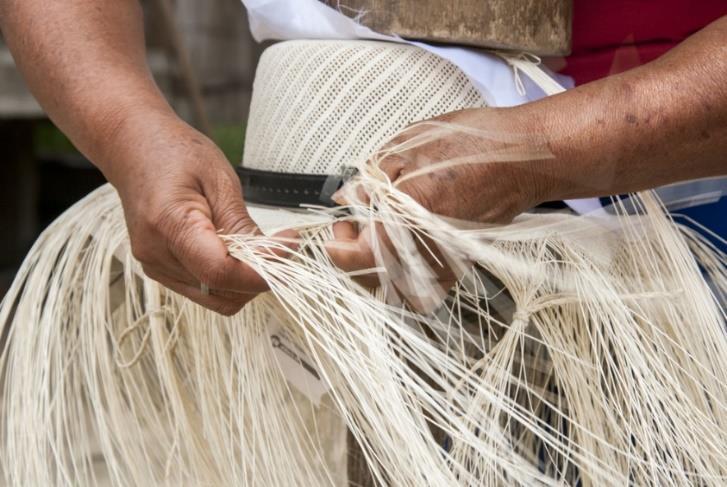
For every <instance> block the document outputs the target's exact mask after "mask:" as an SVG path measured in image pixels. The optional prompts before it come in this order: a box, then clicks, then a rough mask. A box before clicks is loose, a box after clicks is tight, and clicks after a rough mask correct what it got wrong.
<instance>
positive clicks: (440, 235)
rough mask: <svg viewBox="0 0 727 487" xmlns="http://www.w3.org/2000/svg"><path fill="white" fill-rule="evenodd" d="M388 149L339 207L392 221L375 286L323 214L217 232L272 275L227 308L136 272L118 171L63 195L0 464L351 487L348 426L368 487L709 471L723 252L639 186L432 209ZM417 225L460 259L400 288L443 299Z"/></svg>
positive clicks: (165, 478) (726, 404)
mask: <svg viewBox="0 0 727 487" xmlns="http://www.w3.org/2000/svg"><path fill="white" fill-rule="evenodd" d="M449 129H450V130H459V129H458V128H457V127H449ZM480 136H483V137H485V136H488V135H487V134H480ZM392 150H395V148H394V149H392ZM385 155H386V154H378V155H377V156H376V157H374V158H373V163H371V164H365V165H361V166H360V168H359V169H360V174H359V176H358V182H359V184H360V185H361V186H362V187H363V188H365V190H366V191H367V193H368V194H369V196H370V201H369V202H368V203H365V204H364V203H363V202H357V201H353V202H352V205H351V208H349V210H350V212H351V213H350V215H348V216H345V215H343V214H338V216H337V217H336V219H338V220H340V219H343V218H349V219H350V218H355V219H356V220H357V221H359V222H366V221H369V222H374V221H375V222H378V223H381V224H382V227H383V228H386V229H387V230H388V231H389V235H390V236H391V238H392V241H393V244H394V246H395V248H396V249H397V251H398V252H399V254H400V258H401V262H400V263H399V264H396V265H398V266H399V268H398V272H396V273H395V275H396V279H393V278H391V279H389V278H388V276H390V275H392V269H395V268H396V266H395V265H394V263H393V262H389V261H388V260H387V259H386V258H385V257H383V255H384V252H381V253H380V255H382V260H381V262H380V266H386V267H387V268H388V269H389V274H382V278H383V286H382V288H381V289H379V290H378V291H377V292H376V293H371V292H370V291H368V290H366V289H363V288H361V287H360V286H359V285H357V284H356V283H354V282H353V281H352V280H351V278H350V277H349V276H347V275H345V274H343V273H341V272H340V271H339V270H337V269H336V268H335V267H334V266H333V265H332V264H331V262H330V261H329V259H328V257H327V255H326V253H325V251H324V249H323V243H324V242H325V241H326V240H327V239H328V238H329V237H330V230H329V228H330V224H327V223H326V224H308V225H307V226H305V227H304V228H301V232H302V233H301V236H302V237H301V238H302V240H301V245H300V248H299V250H298V251H296V252H295V253H294V255H293V258H290V259H286V258H280V257H274V256H272V255H271V254H270V253H269V252H268V251H267V249H269V248H270V247H275V246H279V245H281V244H280V243H276V242H274V241H272V240H270V239H268V238H265V237H254V238H253V237H249V236H244V235H230V236H225V237H224V239H225V241H226V242H227V244H228V246H229V248H230V252H231V254H232V255H234V256H235V257H237V258H239V259H241V260H244V261H245V262H248V263H250V264H251V265H252V266H253V267H254V268H255V269H256V270H257V271H258V272H259V273H260V274H261V275H262V276H263V277H264V278H265V279H266V280H267V282H268V283H269V285H270V287H271V292H270V293H266V294H264V295H261V296H260V297H258V298H257V299H255V300H254V301H253V302H252V303H250V304H249V305H248V306H247V307H246V308H245V309H244V310H243V311H242V312H241V313H240V314H238V315H237V316H234V317H231V318H223V317H221V316H218V315H215V314H214V313H212V312H209V311H206V310H204V309H202V308H200V307H198V306H196V305H194V304H192V303H190V302H189V301H187V300H186V299H184V298H182V297H180V296H178V295H176V294H174V293H173V292H171V291H168V290H166V289H163V288H161V287H160V286H158V285H157V284H156V283H154V282H153V281H151V280H149V279H148V278H146V277H144V276H143V274H142V273H141V271H140V269H139V267H138V266H137V265H136V263H135V262H134V261H133V258H132V257H131V254H130V252H129V250H128V243H127V236H126V230H125V227H124V220H123V215H122V210H121V206H120V203H119V200H118V197H117V195H116V193H115V192H114V190H113V189H112V188H110V187H108V186H107V187H103V188H101V189H100V190H98V191H96V192H95V193H93V194H92V195H90V196H89V197H87V198H86V199H84V200H83V201H81V202H79V203H78V204H77V205H76V206H74V207H73V208H72V209H70V210H69V211H68V212H66V214H64V215H63V216H62V217H61V218H60V219H59V220H58V221H56V222H55V223H54V224H53V225H52V226H51V227H50V228H49V229H48V230H47V231H46V232H45V233H44V234H43V236H42V237H41V238H40V239H39V241H38V242H37V244H36V245H35V247H34V248H33V250H32V251H31V252H30V254H29V256H28V258H27V259H26V261H25V263H24V264H23V267H22V269H21V271H20V273H19V275H18V278H17V280H16V282H15V284H14V285H13V287H12V289H11V290H10V292H9V294H8V295H7V296H6V298H5V300H4V301H3V304H2V307H1V308H0V322H2V323H3V324H4V325H5V328H4V333H6V334H7V342H6V345H5V349H4V353H3V355H2V363H0V366H1V367H2V374H3V384H4V390H3V397H2V414H3V416H2V418H3V421H2V437H1V442H0V458H2V464H3V469H4V475H5V479H6V481H7V482H8V483H9V484H12V485H96V484H98V483H99V482H101V480H100V479H101V478H103V479H105V480H104V481H105V482H108V483H110V484H112V485H150V484H152V485H265V486H268V485H276V486H278V485H279V486H288V485H345V483H346V480H345V479H346V472H345V458H344V454H343V453H342V447H341V445H342V444H343V442H344V441H345V437H342V436H341V431H342V429H341V427H340V422H344V423H345V425H346V426H347V427H348V428H349V429H350V430H351V432H352V433H353V434H354V436H355V437H356V438H357V440H358V442H359V443H360V444H361V449H362V451H363V454H364V455H365V457H366V458H367V461H368V463H369V466H370V469H371V471H372V475H373V476H374V478H375V479H376V480H377V482H378V483H380V484H382V485H397V486H399V485H417V486H418V485H436V486H441V485H471V486H474V485H478V486H479V485H538V484H542V485H556V484H557V485H562V484H567V485H625V484H631V483H632V484H635V485H659V486H661V485H687V484H690V485H724V483H725V482H726V481H727V449H726V448H725V445H727V387H725V385H726V383H727V336H726V332H725V313H724V290H725V283H726V282H727V279H726V276H725V269H724V263H725V258H724V255H722V254H720V253H719V252H718V251H717V250H716V249H714V248H712V247H710V245H709V244H708V243H707V242H706V241H705V240H704V239H702V238H700V237H698V236H697V235H696V234H695V233H694V232H691V231H690V232H686V233H685V232H682V231H680V228H679V227H678V226H677V225H676V224H675V223H674V222H673V221H672V220H671V219H670V218H669V217H668V216H667V215H666V214H665V213H664V211H663V210H662V208H661V206H660V204H659V201H658V200H657V198H656V197H655V196H654V195H653V194H652V193H650V192H645V193H641V194H639V195H633V196H632V197H631V199H630V202H629V204H628V205H626V204H624V203H623V202H622V201H620V200H615V201H614V205H613V213H614V214H613V215H610V216H600V217H595V216H574V215H571V214H564V213H553V214H525V215H522V216H521V217H519V218H517V219H516V220H515V221H514V222H513V223H512V224H509V225H505V226H484V225H479V226H475V225H473V224H471V223H469V224H466V225H464V224H459V223H457V222H452V221H451V220H444V219H442V218H440V217H437V216H436V215H433V214H431V213H430V212H428V211H426V210H425V209H424V208H422V207H421V206H419V205H418V204H417V203H416V202H414V201H413V200H412V199H411V198H410V197H408V196H407V195H405V194H403V193H401V192H399V191H398V190H397V189H396V187H395V186H393V185H392V184H391V183H390V182H389V181H388V180H386V178H385V177H384V176H383V175H382V173H381V172H380V171H378V170H377V166H376V163H377V161H378V160H380V159H381V157H383V156H385ZM354 199H355V198H354ZM627 206H628V211H627ZM634 209H636V210H637V211H634ZM418 239H422V241H426V242H428V245H430V246H435V245H436V247H438V250H439V254H438V255H440V256H442V255H443V256H444V257H442V258H445V259H446V260H447V262H449V263H450V264H451V265H453V266H455V267H457V268H461V269H466V271H465V272H464V274H463V276H462V277H461V279H460V280H459V282H458V283H457V285H456V286H455V287H454V289H452V290H451V292H449V293H448V295H447V297H446V299H445V300H444V302H443V303H442V304H441V305H439V306H437V307H436V308H435V310H434V311H432V312H427V313H416V312H414V311H413V310H412V309H410V308H409V307H408V306H406V305H402V304H397V300H396V296H397V295H398V294H400V292H401V290H403V289H408V290H411V289H416V290H418V294H419V295H420V296H421V297H423V298H427V297H430V298H432V299H434V297H435V296H437V295H439V294H438V293H439V290H437V289H436V285H435V284H434V283H433V280H431V279H430V278H428V277H427V276H431V275H432V271H433V269H431V268H428V267H427V265H426V264H423V262H424V260H425V259H423V255H422V254H421V253H420V252H417V251H413V252H408V251H407V249H411V248H412V245H414V244H413V242H416V241H417V240H418ZM414 248H417V246H416V245H414ZM418 248H422V246H421V245H420V246H419V247H418ZM690 249H691V250H690ZM424 252H426V251H424ZM700 265H701V266H702V268H700ZM703 270H708V271H710V274H711V276H712V277H711V279H712V281H713V284H714V286H713V289H714V290H715V291H712V290H711V289H710V287H709V285H708V283H707V282H706V280H705V278H704V277H703V272H702V271H703ZM414 276H416V280H414ZM427 279H430V280H429V281H428V280H427ZM272 316H274V317H275V318H274V319H275V320H276V321H279V322H282V323H284V324H285V326H286V327H287V329H288V330H289V332H290V333H291V334H292V336H294V337H295V340H296V341H297V344H298V345H299V346H300V347H302V348H303V349H304V350H306V351H307V353H308V354H309V355H310V357H311V360H312V361H313V362H314V363H315V367H316V368H317V369H318V371H319V372H320V374H321V375H322V376H323V377H325V378H326V379H327V381H328V382H329V383H330V384H331V385H332V389H331V392H330V394H329V395H328V396H327V397H326V398H325V399H324V401H323V402H322V404H321V406H320V407H318V408H316V407H315V406H314V405H312V403H310V402H309V401H307V400H305V399H303V398H302V397H300V396H298V395H297V393H296V392H294V391H292V390H291V387H290V386H289V384H288V383H287V382H286V380H285V378H284V377H283V375H282V373H281V371H280V369H279V367H278V365H277V362H276V360H275V358H274V357H273V355H272V352H271V348H270V346H269V337H268V331H267V324H268V322H269V321H271V319H273V318H271V317H272ZM331 438H334V439H337V442H338V443H336V444H335V445H334V446H333V447H332V446H331V441H332V440H331Z"/></svg>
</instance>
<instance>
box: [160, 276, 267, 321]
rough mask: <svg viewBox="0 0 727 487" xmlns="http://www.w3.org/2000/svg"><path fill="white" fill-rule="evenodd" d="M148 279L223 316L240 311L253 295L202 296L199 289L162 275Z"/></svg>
mask: <svg viewBox="0 0 727 487" xmlns="http://www.w3.org/2000/svg"><path fill="white" fill-rule="evenodd" d="M149 277H150V278H152V279H154V280H155V281H157V282H159V283H160V284H161V285H162V286H164V287H166V288H167V289H171V290H172V291H174V292H175V293H177V294H180V295H182V296H184V297H186V298H188V299H190V300H191V301H193V302H195V303H197V304H199V305H200V306H204V307H205V308H207V309H209V310H212V311H214V312H216V313H219V314H221V315H225V316H232V315H234V314H236V313H237V312H238V311H240V310H241V309H242V307H243V306H244V305H245V304H247V303H248V302H249V301H251V300H252V299H253V298H254V297H255V295H253V294H249V295H243V294H234V295H231V294H227V293H225V295H218V294H217V292H215V294H203V293H202V291H201V290H200V289H199V287H194V286H189V285H187V284H184V283H182V282H179V281H175V280H174V279H171V278H169V277H168V276H164V275H150V276H149Z"/></svg>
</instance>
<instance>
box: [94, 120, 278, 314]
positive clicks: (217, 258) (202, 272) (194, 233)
mask: <svg viewBox="0 0 727 487" xmlns="http://www.w3.org/2000/svg"><path fill="white" fill-rule="evenodd" d="M124 132H127V131H126V130H125V131H124ZM134 132H135V133H134ZM116 139H117V140H118V138H116ZM124 139H125V143H124V144H118V143H116V144H114V146H115V147H116V148H117V149H118V150H117V151H116V152H117V153H115V154H113V155H111V156H110V157H111V158H112V159H113V160H112V161H107V162H111V164H110V165H107V166H106V167H112V168H113V170H111V171H107V174H106V176H107V178H108V179H109V181H111V182H112V184H113V185H114V186H115V187H116V189H117V190H118V192H119V195H120V196H121V201H122V203H123V207H124V214H125V217H126V223H127V226H128V230H129V237H130V239H131V249H132V253H133V255H134V257H135V258H136V259H137V260H138V261H139V262H140V263H141V264H142V266H143V268H144V272H145V273H146V275H147V276H149V277H150V278H152V279H154V280H156V281H158V282H159V283H161V284H162V285H164V286H165V287H167V288H169V289H171V290H173V291H175V292H177V293H179V294H182V295H184V296H186V297H188V298H189V299H191V300H192V301H194V302H196V303H198V304H200V305H202V306H204V307H206V308H209V309H211V310H213V311H216V312H218V313H220V314H223V315H228V316H229V315H233V314H235V313H237V312H238V311H239V310H240V309H241V308H242V307H243V306H244V305H245V304H246V303H247V302H248V301H250V300H251V299H252V298H254V297H255V296H256V295H257V294H258V293H260V292H262V291H265V290H267V285H266V283H265V281H264V280H263V279H262V278H261V277H260V276H259V275H258V274H257V273H256V272H255V271H253V270H252V269H251V268H250V267H249V266H247V265H245V264H244V263H242V262H240V261H238V260H236V259H234V258H233V257H231V256H230V255H229V254H228V251H227V248H226V247H225V244H224V243H223V241H222V240H221V239H220V237H219V235H218V232H223V233H226V234H259V233H260V231H259V229H258V228H257V226H256V225H255V223H254V222H253V221H252V219H251V218H250V216H249V215H248V213H247V209H246V207H245V203H244V201H243V199H242V190H241V187H240V181H239V178H238V177H237V175H236V173H235V171H234V170H233V168H232V166H231V165H230V163H229V162H228V161H227V159H226V158H225V156H224V155H223V154H222V152H221V151H220V150H219V149H218V148H217V147H216V146H215V145H214V143H212V141H210V140H209V139H208V138H207V137H205V136H204V135H202V134H201V133H199V132H198V131H196V130H194V129H193V128H191V127H190V126H188V125H186V124H185V123H184V122H182V121H181V120H179V119H176V118H175V117H171V118H170V117H166V119H165V120H163V121H161V122H159V121H155V122H151V121H149V120H145V124H143V126H140V127H136V129H135V130H132V133H131V134H129V133H126V135H125V136H124ZM119 146H121V147H120V148H119ZM202 283H204V284H206V285H207V286H208V287H209V294H203V293H202V290H201V284H202Z"/></svg>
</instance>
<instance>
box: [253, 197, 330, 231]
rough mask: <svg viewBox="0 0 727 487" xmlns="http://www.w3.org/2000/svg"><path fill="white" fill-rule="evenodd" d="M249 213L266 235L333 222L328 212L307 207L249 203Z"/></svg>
mask: <svg viewBox="0 0 727 487" xmlns="http://www.w3.org/2000/svg"><path fill="white" fill-rule="evenodd" d="M247 210H248V213H249V214H250V217H251V218H252V220H253V221H254V222H255V223H256V224H257V225H258V227H259V228H260V230H262V232H263V233H264V234H265V235H275V234H276V233H278V232H281V231H283V230H289V229H295V228H301V227H307V226H317V225H325V224H328V223H331V222H333V217H332V216H331V215H328V214H324V213H318V212H313V211H310V210H308V209H306V208H300V209H292V208H280V207H274V206H265V205H260V204H256V203H248V205H247Z"/></svg>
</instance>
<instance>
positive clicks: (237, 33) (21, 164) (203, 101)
mask: <svg viewBox="0 0 727 487" xmlns="http://www.w3.org/2000/svg"><path fill="white" fill-rule="evenodd" d="M141 3H142V4H143V7H144V14H145V23H146V41H147V48H148V62H149V66H150V67H151V69H152V72H153V73H154V77H155V78H156V81H157V83H158V84H159V86H160V87H161V89H162V90H163V91H164V93H165V95H166V96H167V99H168V100H169V101H170V103H171V104H172V106H173V107H174V108H175V109H176V111H177V112H178V113H179V114H180V115H181V116H182V117H183V118H184V119H186V120H187V121H189V122H190V123H191V124H192V125H195V126H196V127H197V128H201V129H203V131H205V132H208V133H210V134H211V136H212V138H213V139H214V140H215V142H216V143H217V144H218V145H219V146H220V147H221V148H222V150H223V151H224V152H225V154H226V155H227V157H228V158H229V159H230V161H231V162H233V163H236V164H237V163H239V162H240V160H241V159H242V146H243V143H244V134H245V121H246V120H247V113H248V107H249V103H250V95H251V90H252V80H253V76H254V74H255V66H256V65H257V60H258V57H259V55H260V53H261V52H262V50H263V48H264V46H261V45H259V44H257V43H255V41H254V40H253V39H252V37H251V35H250V32H249V28H248V24H247V17H246V14H245V9H244V8H243V6H242V4H241V2H240V1H239V0H215V1H213V2H201V1H199V0H142V2H141ZM200 111H202V112H203V113H200ZM0 143H1V144H2V145H1V146H0V147H2V161H0V234H1V235H0V298H1V297H2V296H3V295H4V294H5V291H6V290H7V288H8V287H9V286H10V283H11V281H12V278H13V276H14V274H15V272H16V269H17V267H18V265H19V264H20V262H21V261H22V258H23V256H24V255H25V253H26V252H27V251H28V249H29V248H30V246H31V245H32V243H33V241H34V240H35V238H36V237H37V236H38V234H39V233H40V232H41V231H42V230H43V228H45V226H46V225H48V224H49V223H50V222H51V221H53V219H54V218H55V217H56V216H58V215H59V214H60V213H61V212H63V210H65V209H66V208H67V207H69V206H71V205H72V204H73V203H74V202H76V201H78V199H80V198H81V197H82V196H84V195H85V194H87V193H88V192H90V191H91V190H93V189H94V188H96V187H98V186H99V185H101V184H103V183H104V178H103V176H102V175H101V173H100V172H98V171H97V170H96V169H95V168H94V167H93V166H92V165H91V163H89V162H88V161H87V160H86V159H85V158H84V157H83V156H81V155H80V154H79V153H78V151H77V150H76V149H75V148H74V147H73V145H72V144H71V143H70V142H69V141H68V139H67V138H66V137H65V136H64V135H63V134H62V133H61V132H60V131H59V130H58V129H57V128H56V127H55V126H54V125H53V123H52V122H51V121H50V120H48V118H47V117H46V116H45V114H44V113H43V110H42V109H41V108H40V106H39V105H38V104H37V103H36V101H35V100H34V98H33V96H32V95H31V94H30V93H29V92H28V90H27V89H26V88H25V84H24V82H23V80H22V78H21V76H20V74H19V73H18V71H17V70H16V68H15V64H14V62H13V58H12V56H11V55H10V52H9V51H8V49H7V47H6V46H5V44H4V42H3V41H2V40H1V39H0Z"/></svg>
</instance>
